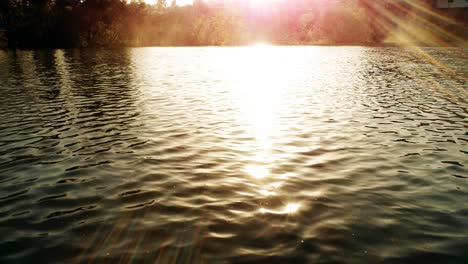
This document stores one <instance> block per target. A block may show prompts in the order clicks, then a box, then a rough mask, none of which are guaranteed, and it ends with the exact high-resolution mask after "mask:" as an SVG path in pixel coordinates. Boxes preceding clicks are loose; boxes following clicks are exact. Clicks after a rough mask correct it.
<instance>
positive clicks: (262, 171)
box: [245, 165, 270, 179]
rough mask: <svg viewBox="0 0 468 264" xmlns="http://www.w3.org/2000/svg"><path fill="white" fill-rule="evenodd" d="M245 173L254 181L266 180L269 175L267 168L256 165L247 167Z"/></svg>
mask: <svg viewBox="0 0 468 264" xmlns="http://www.w3.org/2000/svg"><path fill="white" fill-rule="evenodd" d="M245 172H246V173H248V174H249V175H250V176H252V177H253V178H256V179H263V178H266V177H267V176H268V174H269V173H270V172H269V170H268V169H267V168H265V167H262V166H258V165H247V166H246V167H245Z"/></svg>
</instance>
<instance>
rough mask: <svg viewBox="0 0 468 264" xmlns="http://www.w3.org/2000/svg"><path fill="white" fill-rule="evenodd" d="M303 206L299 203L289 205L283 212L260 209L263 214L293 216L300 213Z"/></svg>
mask: <svg viewBox="0 0 468 264" xmlns="http://www.w3.org/2000/svg"><path fill="white" fill-rule="evenodd" d="M300 207H301V205H300V204H299V203H288V204H286V205H285V206H284V208H283V209H281V210H270V209H266V208H260V213H262V214H278V215H286V214H287V215H291V214H295V213H297V212H298V211H299V208H300Z"/></svg>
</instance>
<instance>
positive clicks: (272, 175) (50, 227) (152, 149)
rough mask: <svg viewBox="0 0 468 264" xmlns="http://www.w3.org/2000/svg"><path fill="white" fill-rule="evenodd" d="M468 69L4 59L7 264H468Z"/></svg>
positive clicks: (439, 60)
mask: <svg viewBox="0 0 468 264" xmlns="http://www.w3.org/2000/svg"><path fill="white" fill-rule="evenodd" d="M467 58H468V52H467V50H466V49H447V48H432V49H416V48H414V49H398V48H360V47H337V48H333V47H249V48H141V49H124V50H110V49H107V50H52V51H17V52H11V51H9V52H7V51H0V80H1V82H0V120H1V122H0V234H1V239H0V262H2V263H24V262H31V263H39V262H42V263H46V262H48V263H53V262H59V263H76V262H79V263H81V262H83V263H101V262H105V263H117V261H118V263H141V262H143V263H468V250H467V249H468V170H467V166H468V156H467V154H468V147H467V146H468V129H467V126H468V118H467V116H468V105H467V100H468V94H467V93H468V92H467V91H468V85H467V82H466V80H467V78H468V69H467V67H466V65H467Z"/></svg>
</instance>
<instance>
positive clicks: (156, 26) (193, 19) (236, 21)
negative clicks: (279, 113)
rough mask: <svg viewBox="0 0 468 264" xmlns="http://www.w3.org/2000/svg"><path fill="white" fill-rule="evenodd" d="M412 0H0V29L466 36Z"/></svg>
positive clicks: (91, 34)
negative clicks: (259, 2) (185, 0)
mask: <svg viewBox="0 0 468 264" xmlns="http://www.w3.org/2000/svg"><path fill="white" fill-rule="evenodd" d="M411 2H413V3H414V2H421V3H423V2H424V1H410V0H408V1H406V2H405V1H403V3H401V1H400V2H398V3H397V2H393V3H392V1H373V0H330V1H323V0H287V1H286V0H278V1H274V2H272V3H271V4H269V5H268V7H264V8H259V7H258V6H255V5H253V4H252V2H249V1H247V0H238V1H223V0H211V1H203V0H195V1H194V4H193V5H187V6H178V5H177V2H176V0H172V1H170V3H168V2H167V1H165V0H158V1H157V3H156V4H155V5H147V4H145V3H144V2H142V1H128V0H0V30H1V29H3V30H2V31H3V32H4V33H3V34H4V38H5V39H6V42H7V45H8V46H9V47H12V48H14V47H19V48H41V47H54V48H55V47H57V48H58V47H60V48H71V47H95V46H205V45H219V46H222V45H244V44H250V43H254V42H269V43H274V44H285V45H300V44H333V45H337V44H338V45H341V44H342V45H355V44H359V45H379V44H383V43H385V42H386V41H388V40H389V39H391V36H393V37H395V38H397V40H398V34H402V35H403V37H400V38H410V39H415V40H417V41H425V40H426V39H431V38H428V37H427V35H425V34H426V33H427V34H429V35H430V36H432V38H433V39H434V41H435V42H436V44H444V43H451V42H457V41H461V43H466V42H464V41H465V40H466V18H465V16H464V14H463V12H460V11H458V13H457V12H455V13H453V12H452V13H453V14H442V13H441V12H439V11H438V10H436V9H434V8H432V7H431V5H430V3H429V2H431V1H426V2H428V4H425V5H421V6H416V5H414V4H411ZM404 23H407V24H405V25H404V26H402V25H403V24H404ZM431 40H432V39H431Z"/></svg>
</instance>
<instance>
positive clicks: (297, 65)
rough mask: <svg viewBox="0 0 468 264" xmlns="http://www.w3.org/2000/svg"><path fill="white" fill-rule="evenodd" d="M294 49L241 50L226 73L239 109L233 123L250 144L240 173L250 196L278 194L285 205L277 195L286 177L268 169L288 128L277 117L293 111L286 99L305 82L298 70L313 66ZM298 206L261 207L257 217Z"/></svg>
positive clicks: (287, 211)
mask: <svg viewBox="0 0 468 264" xmlns="http://www.w3.org/2000/svg"><path fill="white" fill-rule="evenodd" d="M296 51H297V52H298V54H291V51H288V52H287V53H285V52H284V51H283V50H282V49H281V48H279V47H274V46H268V45H265V44H263V45H255V46H252V47H246V48H240V49H239V50H237V52H238V53H234V55H233V56H232V57H231V58H230V63H229V64H228V65H226V70H225V74H226V78H227V79H229V80H230V82H229V83H230V85H231V86H232V87H231V89H230V90H231V92H232V93H233V94H232V98H233V100H234V105H235V108H236V109H238V122H239V123H240V124H243V127H244V128H245V130H246V133H248V134H249V136H250V137H251V138H252V139H253V142H252V141H250V142H249V146H250V149H251V152H250V155H251V156H249V157H246V161H247V162H246V164H245V166H244V173H245V174H246V175H247V176H248V180H249V181H251V183H252V185H251V186H253V187H252V188H256V190H255V192H257V193H258V194H260V195H261V196H263V197H273V196H279V198H280V199H284V200H285V201H289V200H290V198H291V197H287V196H286V197H281V196H280V195H279V194H280V193H281V190H280V188H281V187H282V186H283V185H284V184H285V182H286V181H287V180H288V178H289V177H290V176H291V174H290V172H284V173H281V174H279V175H278V174H274V173H272V171H271V168H272V167H273V166H274V165H276V164H278V163H280V162H281V158H280V157H277V156H276V155H274V154H273V150H274V147H275V144H276V143H277V141H278V140H279V139H281V138H282V137H281V135H282V133H284V130H287V127H285V126H284V125H283V124H282V123H283V122H284V121H283V120H282V119H281V117H284V116H287V115H288V114H290V113H292V111H294V110H295V109H294V106H293V105H291V104H288V103H287V102H285V100H286V98H287V97H288V96H291V93H292V92H293V90H294V87H297V86H299V85H300V82H301V81H302V80H303V79H304V76H303V75H302V74H303V71H302V70H300V69H301V67H305V65H307V67H310V66H311V65H312V66H313V64H311V63H310V61H305V60H301V56H300V52H301V50H300V49H298V50H296ZM309 51H312V52H315V51H316V52H318V51H319V50H318V49H317V50H314V49H312V50H309ZM318 55H319V54H318V53H317V56H318ZM319 62H320V60H317V63H319ZM319 66H320V65H317V67H319ZM300 100H301V99H298V102H299V101H300ZM299 208H300V203H299V202H287V203H285V205H284V206H283V207H282V208H279V209H277V208H266V207H262V208H260V213H272V214H294V213H297V212H298V210H299Z"/></svg>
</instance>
